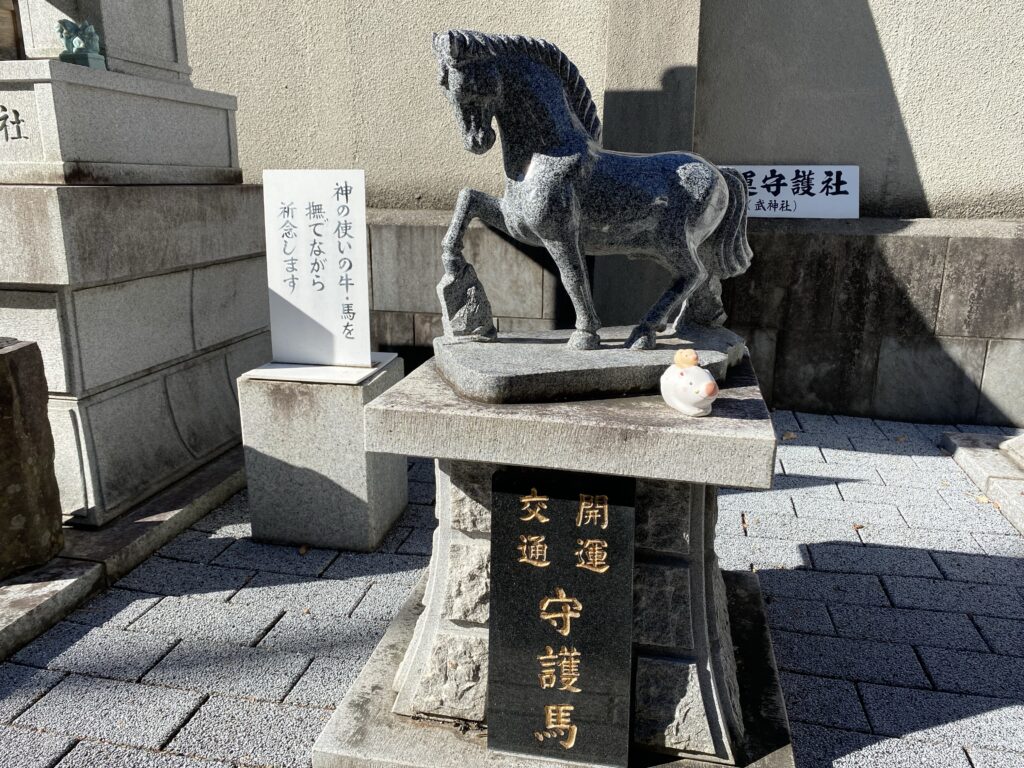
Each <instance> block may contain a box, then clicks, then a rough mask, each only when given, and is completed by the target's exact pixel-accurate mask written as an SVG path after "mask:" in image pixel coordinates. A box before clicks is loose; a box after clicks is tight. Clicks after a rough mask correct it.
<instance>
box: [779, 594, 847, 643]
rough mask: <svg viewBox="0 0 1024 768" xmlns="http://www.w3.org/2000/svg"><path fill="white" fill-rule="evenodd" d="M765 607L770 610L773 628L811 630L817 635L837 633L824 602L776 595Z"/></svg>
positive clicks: (798, 630)
mask: <svg viewBox="0 0 1024 768" xmlns="http://www.w3.org/2000/svg"><path fill="white" fill-rule="evenodd" d="M765 607H766V608H767V610H768V626H770V627H771V628H772V629H785V630H789V631H790V632H809V633H812V634H816V635H834V634H835V633H836V631H835V628H834V627H833V626H832V619H831V618H830V617H829V615H828V609H827V608H826V607H825V604H824V603H821V602H818V601H815V600H789V599H786V598H778V597H776V598H773V599H771V600H769V601H768V602H767V603H766V605H765Z"/></svg>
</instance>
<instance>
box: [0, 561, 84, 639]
mask: <svg viewBox="0 0 1024 768" xmlns="http://www.w3.org/2000/svg"><path fill="white" fill-rule="evenodd" d="M102 581H103V566H102V565H101V564H99V563H89V562H83V561H80V560H68V559H64V558H62V557H58V558H55V559H53V560H51V561H50V562H49V563H48V564H47V565H45V566H43V567H42V568H35V569H33V570H31V571H28V572H27V573H24V574H22V575H20V576H16V577H13V578H10V579H8V580H7V581H4V582H0V659H3V658H6V657H7V656H8V655H9V654H10V653H11V652H12V651H14V650H15V649H17V648H20V647H21V646H22V645H24V644H25V643H27V642H28V641H29V640H31V639H32V638H34V637H37V636H38V635H39V634H40V633H41V632H43V631H45V630H47V629H49V628H50V627H51V626H53V625H54V624H55V623H56V622H57V621H59V620H60V619H61V618H63V617H64V616H65V615H66V614H67V613H69V612H70V611H71V610H72V609H73V608H74V607H75V606H76V605H78V604H79V603H80V602H82V601H83V600H85V599H86V598H87V597H88V596H89V595H90V594H91V593H92V592H93V591H94V590H95V589H96V588H97V587H98V586H99V585H100V584H101V582H102Z"/></svg>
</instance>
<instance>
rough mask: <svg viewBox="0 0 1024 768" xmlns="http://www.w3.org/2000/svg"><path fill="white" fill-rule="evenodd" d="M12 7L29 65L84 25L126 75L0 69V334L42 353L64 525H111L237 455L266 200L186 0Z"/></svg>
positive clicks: (261, 273)
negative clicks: (250, 178)
mask: <svg viewBox="0 0 1024 768" xmlns="http://www.w3.org/2000/svg"><path fill="white" fill-rule="evenodd" d="M19 7H20V8H21V11H22V26H23V31H24V35H25V48H26V52H27V54H28V56H29V57H30V58H38V57H45V56H51V57H53V56H56V55H57V54H58V53H59V50H60V49H61V48H62V46H61V45H60V40H59V38H58V37H57V34H56V23H57V17H58V16H59V17H61V18H67V17H70V18H72V19H73V20H75V21H81V20H82V19H83V18H88V19H89V20H91V21H93V22H94V23H96V26H97V29H98V31H99V32H100V34H101V36H104V37H103V40H104V44H105V54H106V56H107V59H108V63H109V64H110V66H111V69H112V70H117V71H111V72H106V71H98V70H94V69H88V68H86V67H81V66H75V65H73V64H67V63H62V62H59V61H53V60H27V61H0V105H3V107H4V108H5V109H6V110H7V114H8V115H9V118H8V122H7V134H6V140H3V139H0V210H3V211H4V215H3V216H0V242H2V243H3V247H4V250H5V253H11V254H17V258H9V259H2V260H0V327H2V328H3V329H4V332H5V333H6V334H9V335H12V336H19V337H21V338H27V339H35V340H37V341H38V342H39V348H40V351H41V352H42V356H43V362H44V366H45V370H46V380H47V387H48V389H49V393H50V399H49V412H50V421H51V424H52V428H53V435H54V442H55V450H56V460H55V469H56V474H57V482H58V484H59V487H60V492H61V504H62V507H63V511H64V513H65V514H66V515H73V516H74V517H75V519H76V520H78V521H80V522H82V523H85V524H89V525H102V524H104V523H106V522H108V521H110V520H112V519H113V518H115V517H117V516H118V515H120V514H122V513H123V512H125V511H127V510H128V509H130V508H131V507H132V506H134V505H135V504H137V503H139V502H140V501H142V500H143V499H145V498H146V497H148V496H150V495H152V494H154V493H156V492H157V491H159V490H161V489H162V488H164V487H166V486H167V485H169V484H170V483H172V482H174V481H176V480H177V479H179V478H181V477H183V476H184V475H186V474H188V473H190V472H192V471H193V470H195V469H197V468H198V467H200V466H202V465H203V464H204V463H206V462H208V461H210V460H211V459H213V458H215V457H216V456H218V455H220V454H221V453H223V452H224V451H226V450H227V449H229V448H230V447H232V446H234V445H236V444H237V443H238V440H239V436H240V425H239V418H238V404H237V398H236V393H235V390H234V383H235V379H236V378H237V377H238V375H240V374H241V373H242V372H244V371H246V370H249V369H251V368H253V367H255V366H258V365H260V364H262V363H264V362H266V361H267V360H269V359H270V334H269V331H268V325H269V316H268V315H269V313H268V304H267V292H266V265H265V259H264V256H263V251H264V245H263V229H262V226H260V225H259V222H260V221H261V219H262V214H263V211H262V195H261V193H260V189H259V187H255V186H246V185H242V184H238V183H237V182H238V181H240V179H241V172H240V170H239V168H238V159H237V150H236V138H235V127H234V113H235V99H234V98H233V97H231V96H226V95H222V94H215V93H209V92H206V91H200V90H197V89H195V88H192V87H191V86H190V85H189V80H188V67H187V61H186V55H185V41H184V34H183V28H182V26H181V2H180V0H171V2H167V1H166V0H164V1H163V2H149V0H140V1H139V2H134V1H133V2H126V1H125V0H78V1H77V2H69V3H63V2H62V3H55V2H52V1H50V0H25V1H24V2H22V3H20V6H19ZM15 112H17V117H16V118H15V116H14V113H15ZM14 122H17V123H18V124H17V126H15V125H14ZM254 222H255V223H256V224H255V225H254Z"/></svg>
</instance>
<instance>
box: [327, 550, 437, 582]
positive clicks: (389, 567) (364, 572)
mask: <svg viewBox="0 0 1024 768" xmlns="http://www.w3.org/2000/svg"><path fill="white" fill-rule="evenodd" d="M428 562H429V561H428V560H427V558H425V557H419V556H414V555H363V554H356V553H349V552H343V553H342V554H341V555H340V556H339V557H338V559H337V560H335V561H334V562H333V563H331V566H330V567H329V568H328V569H327V570H326V571H324V574H323V575H324V577H325V578H328V579H359V580H364V581H372V582H374V583H377V582H383V581H389V582H394V583H400V584H403V585H407V586H408V587H409V588H412V586H413V585H414V584H415V583H416V582H417V581H418V580H419V578H420V574H422V573H423V569H424V568H426V567H427V564H428Z"/></svg>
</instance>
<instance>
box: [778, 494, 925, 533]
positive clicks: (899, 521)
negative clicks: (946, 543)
mask: <svg viewBox="0 0 1024 768" xmlns="http://www.w3.org/2000/svg"><path fill="white" fill-rule="evenodd" d="M794 507H795V508H796V514H797V517H800V518H801V519H807V520H810V519H814V520H842V521H845V522H849V523H850V524H851V525H886V526H891V527H896V528H898V527H900V526H904V527H905V526H906V524H907V523H906V521H905V520H904V519H903V516H902V515H900V512H899V509H897V507H896V505H895V504H873V503H869V502H858V501H838V502H837V501H829V500H822V499H797V500H796V502H795V504H794Z"/></svg>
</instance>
